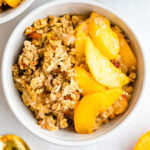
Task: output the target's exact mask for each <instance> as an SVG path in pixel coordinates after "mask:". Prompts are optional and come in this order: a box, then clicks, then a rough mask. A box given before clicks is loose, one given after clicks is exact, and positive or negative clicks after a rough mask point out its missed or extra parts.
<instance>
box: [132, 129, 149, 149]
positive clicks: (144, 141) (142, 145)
mask: <svg viewBox="0 0 150 150" xmlns="http://www.w3.org/2000/svg"><path fill="white" fill-rule="evenodd" d="M134 150H150V131H148V132H147V133H145V134H144V135H142V136H141V138H140V139H139V141H138V142H137V144H136V145H135V147H134Z"/></svg>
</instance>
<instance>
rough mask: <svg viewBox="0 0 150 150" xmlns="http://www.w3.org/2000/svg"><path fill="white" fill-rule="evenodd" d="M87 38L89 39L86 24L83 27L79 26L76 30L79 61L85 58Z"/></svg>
mask: <svg viewBox="0 0 150 150" xmlns="http://www.w3.org/2000/svg"><path fill="white" fill-rule="evenodd" d="M86 38H87V24H86V22H84V23H82V24H81V25H79V26H78V27H77V29H76V40H75V48H76V56H77V59H81V57H83V56H85V42H86Z"/></svg>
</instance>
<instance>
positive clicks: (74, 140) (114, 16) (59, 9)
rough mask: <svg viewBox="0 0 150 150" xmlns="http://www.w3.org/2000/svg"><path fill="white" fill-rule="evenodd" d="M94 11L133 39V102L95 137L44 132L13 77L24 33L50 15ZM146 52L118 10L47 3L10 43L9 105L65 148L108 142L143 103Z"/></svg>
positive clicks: (77, 2)
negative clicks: (135, 62) (107, 139)
mask: <svg viewBox="0 0 150 150" xmlns="http://www.w3.org/2000/svg"><path fill="white" fill-rule="evenodd" d="M91 11H96V12H98V13H100V14H102V15H104V16H106V17H108V18H109V20H110V21H111V22H112V23H114V24H116V25H118V26H120V27H121V28H122V29H123V31H124V32H125V33H126V35H127V37H128V38H129V40H130V43H131V47H132V49H133V50H134V53H135V55H136V57H137V60H138V71H137V81H136V84H135V88H134V93H133V96H132V100H131V101H130V104H129V107H128V109H127V111H126V112H125V113H124V114H122V115H120V116H118V117H117V118H116V119H114V120H112V121H110V122H109V123H107V124H105V125H103V126H102V127H101V128H100V129H99V130H97V131H96V132H94V133H93V134H89V135H81V134H77V133H75V132H72V131H69V130H66V129H65V130H59V131H57V132H52V131H48V130H44V129H41V128H40V127H39V126H38V125H37V122H36V120H35V118H34V117H33V115H32V113H31V112H30V110H29V109H28V108H26V107H25V105H24V104H23V102H22V100H21V97H20V94H19V92H18V91H17V90H16V89H15V87H14V82H13V78H12V71H11V66H12V65H13V64H14V63H15V62H16V59H17V58H18V54H19V53H20V51H21V48H22V46H23V41H24V40H25V36H24V34H23V33H24V29H25V27H27V26H30V25H32V23H33V21H34V20H36V19H39V18H44V17H47V16H48V15H57V16H61V15H63V14H83V13H89V12H91ZM142 49H143V48H141V44H140V41H139V39H138V37H137V34H135V32H134V31H133V29H131V26H130V25H129V24H127V21H124V18H123V17H120V15H118V13H116V12H114V10H112V9H110V8H109V7H107V6H105V5H103V4H101V3H99V2H95V1H87V0H82V1H81V0H61V1H52V2H49V3H47V4H44V5H43V6H40V7H39V8H37V9H36V10H34V11H33V12H31V13H30V14H28V15H27V16H26V17H25V18H24V19H23V20H22V21H21V22H20V23H19V24H18V26H17V27H16V28H15V30H14V31H13V33H12V35H11V36H10V38H9V40H8V43H7V46H6V49H5V52H4V55H3V62H2V82H3V89H4V93H5V96H6V98H7V101H8V104H9V106H10V108H11V109H12V111H13V113H14V114H15V116H16V117H17V118H18V120H19V121H20V122H21V123H22V124H23V125H24V126H25V127H26V128H27V129H28V130H30V131H31V132H32V133H34V134H35V135H37V136H38V137H40V138H42V139H44V140H46V141H49V142H52V143H55V144H59V145H65V146H81V145H86V144H92V143H95V142H98V141H103V140H104V139H106V138H109V137H110V136H112V135H113V134H114V133H115V132H116V131H117V130H118V129H119V128H121V127H123V125H124V124H125V122H127V120H129V118H131V117H132V115H131V114H133V113H132V112H134V111H133V110H135V108H137V107H136V106H137V103H139V102H140V99H141V97H140V96H142V95H143V91H142V89H143V86H144V80H145V64H144V61H145V57H144V56H143V52H142ZM141 91H142V92H141ZM139 97H140V99H139ZM87 117H88V114H87ZM113 138H114V137H113Z"/></svg>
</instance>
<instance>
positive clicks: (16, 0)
mask: <svg viewBox="0 0 150 150" xmlns="http://www.w3.org/2000/svg"><path fill="white" fill-rule="evenodd" d="M4 2H5V3H6V4H8V5H9V6H10V7H13V8H15V7H17V6H18V5H19V4H20V3H21V0H4Z"/></svg>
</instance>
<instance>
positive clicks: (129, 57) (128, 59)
mask: <svg viewBox="0 0 150 150" xmlns="http://www.w3.org/2000/svg"><path fill="white" fill-rule="evenodd" d="M113 31H114V32H116V34H117V35H118V38H119V43H120V56H121V59H122V61H123V63H125V64H126V65H127V67H128V68H130V67H131V66H135V67H136V65H137V60H136V57H135V55H134V54H133V52H132V50H131V48H130V46H129V45H128V43H127V41H126V39H125V38H124V36H123V34H122V33H121V32H120V31H119V29H117V28H113Z"/></svg>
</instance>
